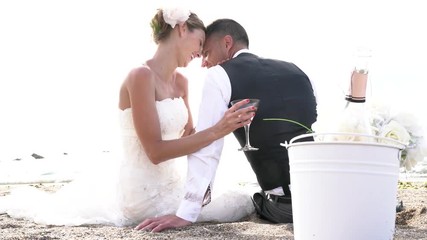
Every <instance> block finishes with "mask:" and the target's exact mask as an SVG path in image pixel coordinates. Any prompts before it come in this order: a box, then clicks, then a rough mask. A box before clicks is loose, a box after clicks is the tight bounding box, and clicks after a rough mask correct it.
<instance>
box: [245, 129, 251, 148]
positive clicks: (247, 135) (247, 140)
mask: <svg viewBox="0 0 427 240" xmlns="http://www.w3.org/2000/svg"><path fill="white" fill-rule="evenodd" d="M250 125H251V124H248V125H245V137H246V145H245V147H250V146H251V144H250V143H249V127H250Z"/></svg>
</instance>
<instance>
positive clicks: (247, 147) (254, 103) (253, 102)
mask: <svg viewBox="0 0 427 240" xmlns="http://www.w3.org/2000/svg"><path fill="white" fill-rule="evenodd" d="M242 100H243V99H237V100H234V101H231V105H234V104H236V103H238V102H240V101H242ZM259 102H260V100H259V99H254V98H251V99H249V102H248V103H246V104H245V105H243V106H241V107H240V108H246V107H251V106H254V107H256V108H258V106H259ZM252 119H253V117H252ZM252 119H251V120H252ZM250 125H251V124H250V123H249V124H248V125H245V126H244V127H245V137H246V144H245V146H243V147H242V148H240V149H239V151H256V150H258V148H256V147H252V146H251V144H250V142H249V128H250Z"/></svg>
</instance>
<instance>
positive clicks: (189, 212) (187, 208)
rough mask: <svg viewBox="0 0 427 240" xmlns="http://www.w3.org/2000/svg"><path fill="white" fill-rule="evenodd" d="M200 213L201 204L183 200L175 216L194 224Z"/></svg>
mask: <svg viewBox="0 0 427 240" xmlns="http://www.w3.org/2000/svg"><path fill="white" fill-rule="evenodd" d="M201 211H202V204H201V203H198V202H193V201H188V200H183V201H181V204H180V205H179V208H178V211H177V212H176V216H178V217H180V218H182V219H184V220H187V221H190V222H196V220H197V218H198V217H199V215H200V212H201Z"/></svg>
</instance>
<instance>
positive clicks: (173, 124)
mask: <svg viewBox="0 0 427 240" xmlns="http://www.w3.org/2000/svg"><path fill="white" fill-rule="evenodd" d="M156 105H157V111H158V114H159V119H160V126H161V133H162V137H163V139H164V140H167V139H175V138H179V137H180V135H181V134H182V130H183V128H184V126H185V124H186V122H187V119H188V115H187V114H188V113H187V109H186V106H185V104H184V101H183V100H182V99H181V98H175V99H165V100H162V101H158V102H156ZM120 120H121V131H122V140H123V154H122V155H123V157H121V158H119V159H120V161H116V162H115V163H112V164H107V163H106V164H105V165H102V166H99V167H98V168H97V169H96V171H95V172H94V170H93V169H92V170H91V171H90V172H88V173H87V174H82V175H81V176H78V177H76V179H75V180H74V181H72V182H71V183H69V184H67V185H65V186H63V187H62V188H60V189H59V190H58V191H56V192H55V193H48V192H45V191H41V190H39V189H36V188H34V187H23V188H16V189H14V190H13V191H12V192H11V193H10V194H9V195H7V196H5V197H0V213H7V214H8V215H9V216H11V217H14V218H24V219H27V220H30V221H34V222H36V223H41V224H49V225H69V226H72V225H82V224H106V225H116V226H127V225H136V224H138V223H140V222H141V221H142V220H144V219H146V218H148V217H154V216H161V215H165V214H174V213H175V212H176V210H177V208H178V205H179V203H180V201H181V199H182V193H183V187H184V183H185V181H184V180H185V173H186V165H187V160H186V158H185V157H183V158H178V159H173V160H169V161H166V162H163V163H161V164H158V165H154V164H152V163H151V162H150V160H149V159H148V157H147V155H146V154H145V152H144V149H143V148H142V146H141V144H140V142H139V140H138V137H137V135H136V132H135V130H134V127H133V120H132V112H131V110H130V109H126V110H124V111H120ZM219 177H221V176H217V178H219ZM230 185H232V184H231V183H230ZM215 191H216V189H215V187H214V188H213V196H212V202H211V203H210V204H208V205H207V206H205V207H204V208H203V209H202V213H201V215H200V217H199V219H198V221H220V222H228V221H236V220H239V219H241V218H242V217H244V216H246V215H249V214H250V213H252V212H253V211H254V208H253V205H252V202H251V200H250V192H249V191H247V190H243V189H237V188H233V189H231V188H230V190H225V189H220V191H218V192H220V193H221V194H219V195H218V194H217V195H216V194H215Z"/></svg>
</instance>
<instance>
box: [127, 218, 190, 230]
mask: <svg viewBox="0 0 427 240" xmlns="http://www.w3.org/2000/svg"><path fill="white" fill-rule="evenodd" d="M190 224H191V222H189V221H187V220H184V219H182V218H180V217H177V216H175V215H166V216H161V217H155V218H148V219H146V220H144V221H143V222H142V223H140V224H139V225H138V226H136V227H135V230H145V231H151V232H160V231H163V230H166V229H171V228H178V227H184V226H188V225H190Z"/></svg>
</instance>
